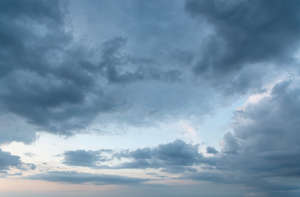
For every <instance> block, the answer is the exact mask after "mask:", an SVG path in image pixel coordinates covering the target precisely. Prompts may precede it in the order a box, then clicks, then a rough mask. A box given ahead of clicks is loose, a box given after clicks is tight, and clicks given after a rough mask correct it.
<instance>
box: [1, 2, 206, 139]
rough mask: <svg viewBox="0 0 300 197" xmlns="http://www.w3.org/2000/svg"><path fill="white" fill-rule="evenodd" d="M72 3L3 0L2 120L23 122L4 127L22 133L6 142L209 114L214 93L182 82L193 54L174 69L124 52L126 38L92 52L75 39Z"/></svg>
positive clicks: (182, 54) (180, 53)
mask: <svg viewBox="0 0 300 197" xmlns="http://www.w3.org/2000/svg"><path fill="white" fill-rule="evenodd" d="M136 3H137V2H136ZM68 6H69V5H68V4H67V2H65V1H56V0H54V1H51V2H49V1H35V0H30V1H24V2H23V1H21V2H20V1H15V0H13V1H1V10H3V11H2V12H1V14H0V16H1V19H0V23H1V30H0V43H1V48H0V58H1V63H0V64H1V67H0V69H1V72H0V84H1V85H0V89H1V90H0V107H1V111H0V113H1V114H0V115H2V117H3V119H9V117H10V116H15V119H18V121H16V124H15V125H14V126H13V127H9V128H7V127H6V125H4V124H3V125H4V126H1V130H3V133H4V131H6V130H7V131H8V130H9V131H13V130H16V131H18V132H12V133H11V132H6V133H7V134H3V136H4V137H5V138H3V140H2V141H3V142H1V143H7V142H10V141H22V142H26V143H30V142H32V141H34V140H35V139H36V133H35V131H36V130H42V131H48V132H52V133H56V134H62V135H72V134H74V133H76V132H78V131H79V130H82V129H85V128H86V127H87V126H88V125H89V124H90V123H91V122H92V121H93V120H95V118H96V117H97V116H99V115H100V116H101V117H100V118H99V120H100V121H99V122H101V123H104V122H110V123H114V122H120V121H124V122H126V123H130V124H140V122H143V121H146V119H147V120H148V122H151V121H152V120H162V118H163V117H173V116H176V115H177V116H184V115H185V114H192V113H197V114H200V113H203V111H206V110H208V108H209V107H208V106H210V105H209V103H208V99H206V97H207V96H206V95H208V94H209V90H208V89H207V90H206V91H205V92H204V91H201V92H200V91H195V90H196V89H198V88H199V85H195V84H193V83H192V82H189V81H183V76H184V75H185V74H186V73H185V72H183V70H182V66H179V63H178V62H181V63H180V64H182V62H186V60H183V59H189V56H190V55H189V53H185V52H184V51H178V50H177V54H178V55H176V58H175V59H178V61H177V60H175V62H172V64H174V65H177V66H174V67H170V66H163V65H164V64H165V62H166V61H162V60H161V58H155V56H156V55H153V54H152V55H150V56H147V55H145V56H143V54H139V55H135V53H132V52H131V51H130V50H129V49H125V47H126V46H127V43H128V40H127V38H123V37H118V36H115V37H113V38H110V39H108V40H107V39H104V40H105V42H102V44H99V46H96V47H95V48H93V47H90V46H88V44H87V43H84V42H82V41H81V42H79V41H77V40H76V39H74V37H73V33H74V32H72V31H71V29H72V28H71V24H69V22H70V20H72V18H69V17H70V15H68V14H69V10H68ZM139 6H141V7H143V9H146V10H148V9H150V10H152V9H154V8H153V6H154V5H149V6H148V5H147V6H146V5H143V4H141V5H139ZM139 6H138V7H139ZM154 7H159V5H155V6H154ZM162 15H163V16H162V17H163V18H164V20H167V18H168V17H167V16H168V15H166V16H165V15H164V14H162ZM149 16H150V14H149V13H148V14H147V15H146V16H144V17H145V20H146V18H148V17H149ZM148 19H149V18H148ZM152 23H153V24H154V21H152ZM143 26H145V25H143ZM143 32H144V31H143ZM140 33H142V32H140ZM163 37H166V34H165V33H164V36H163ZM143 40H145V39H143ZM136 50H137V49H136ZM137 51H139V50H137ZM144 54H148V53H144ZM172 59H173V58H172ZM179 59H180V60H179ZM169 64H170V63H169ZM169 64H168V65H169ZM179 68H180V69H179ZM161 92H165V95H164V97H161V96H159V95H160V94H161ZM179 95H180V97H179ZM191 98H192V99H191ZM200 98H201V104H199V102H200ZM196 103H197V107H194V106H192V105H195V104H196ZM202 104H203V105H202ZM181 112H182V113H181ZM114 114H117V115H116V116H118V117H117V118H116V117H115V116H114ZM119 114H122V116H121V117H122V118H120V116H119ZM141 117H144V118H141ZM0 121H1V120H0ZM154 122H155V121H154ZM23 128H26V131H24V132H23V131H22V129H23ZM8 133H11V134H8ZM23 133H24V135H23ZM25 133H26V134H25Z"/></svg>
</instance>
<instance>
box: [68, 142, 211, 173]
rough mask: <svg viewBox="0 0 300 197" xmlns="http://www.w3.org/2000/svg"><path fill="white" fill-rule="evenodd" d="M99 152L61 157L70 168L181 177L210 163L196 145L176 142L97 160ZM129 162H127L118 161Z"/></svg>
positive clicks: (86, 152) (99, 157)
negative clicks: (158, 171) (149, 171)
mask: <svg viewBox="0 0 300 197" xmlns="http://www.w3.org/2000/svg"><path fill="white" fill-rule="evenodd" d="M101 152H102V151H84V150H77V151H72V152H65V153H64V164H66V165H71V166H88V167H93V168H102V169H151V168H152V169H161V170H163V171H167V172H173V173H182V172H185V171H194V169H193V166H195V165H200V164H203V165H206V164H209V165H211V164H212V163H213V162H214V161H213V160H210V159H209V158H205V157H204V156H203V155H202V154H201V153H200V152H199V150H198V145H192V144H187V143H185V142H184V141H182V140H176V141H174V142H170V143H168V144H161V145H159V146H157V147H154V148H143V149H136V150H133V151H130V150H127V151H120V152H114V153H113V152H111V153H109V154H110V156H109V155H108V156H106V157H101V156H100V154H101ZM114 159H118V160H120V161H121V163H120V164H117V165H110V166H108V165H103V162H105V161H112V160H114ZM124 159H127V160H128V159H129V160H130V161H122V160H124Z"/></svg>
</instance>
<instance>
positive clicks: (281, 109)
mask: <svg viewBox="0 0 300 197" xmlns="http://www.w3.org/2000/svg"><path fill="white" fill-rule="evenodd" d="M297 82H298V81H283V82H280V83H278V84H277V85H276V86H275V87H274V88H273V89H272V92H271V95H270V96H267V97H265V98H263V99H262V100H260V101H259V102H257V103H253V104H250V105H249V106H247V107H246V108H245V109H244V110H242V111H237V113H236V115H235V123H234V126H233V133H227V134H226V135H225V136H224V139H223V149H222V152H220V153H219V154H217V155H216V156H214V159H215V163H214V165H212V166H213V169H214V170H211V171H205V172H200V173H198V174H197V173H195V174H192V175H190V176H189V177H190V178H192V179H195V180H206V181H212V182H217V183H226V184H244V185H246V186H249V187H250V188H252V189H255V190H257V191H261V192H264V194H265V196H273V195H274V193H276V192H280V191H281V192H283V193H284V194H285V195H287V194H289V193H292V191H296V190H298V189H299V188H300V185H299V184H298V182H297V181H295V180H298V179H299V175H300V173H299V169H300V168H299V165H300V163H299V162H300V160H299V159H298V158H299V150H300V147H299V143H298V141H299V133H298V131H299V128H300V127H299V120H298V117H299V114H300V108H299V104H300V91H299V86H298V84H297ZM283 193H281V194H282V195H283Z"/></svg>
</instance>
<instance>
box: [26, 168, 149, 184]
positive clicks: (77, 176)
mask: <svg viewBox="0 0 300 197" xmlns="http://www.w3.org/2000/svg"><path fill="white" fill-rule="evenodd" d="M26 178H27V179H32V180H45V181H50V182H62V183H71V184H84V183H90V184H95V185H130V184H141V183H143V182H146V181H148V180H147V179H142V178H131V177H127V176H118V175H105V174H89V173H80V172H74V171H50V172H47V173H44V174H36V175H33V176H28V177H26Z"/></svg>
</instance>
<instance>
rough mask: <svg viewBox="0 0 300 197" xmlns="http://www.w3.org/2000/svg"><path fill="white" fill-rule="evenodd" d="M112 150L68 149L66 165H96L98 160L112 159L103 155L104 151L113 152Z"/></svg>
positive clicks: (65, 155)
mask: <svg viewBox="0 0 300 197" xmlns="http://www.w3.org/2000/svg"><path fill="white" fill-rule="evenodd" d="M111 152H112V151H111V150H99V151H85V150H76V151H66V152H64V161H63V163H64V164H65V165H69V166H86V167H96V166H97V163H98V162H103V161H107V160H110V159H109V158H106V157H104V156H103V155H101V154H102V153H111Z"/></svg>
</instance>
